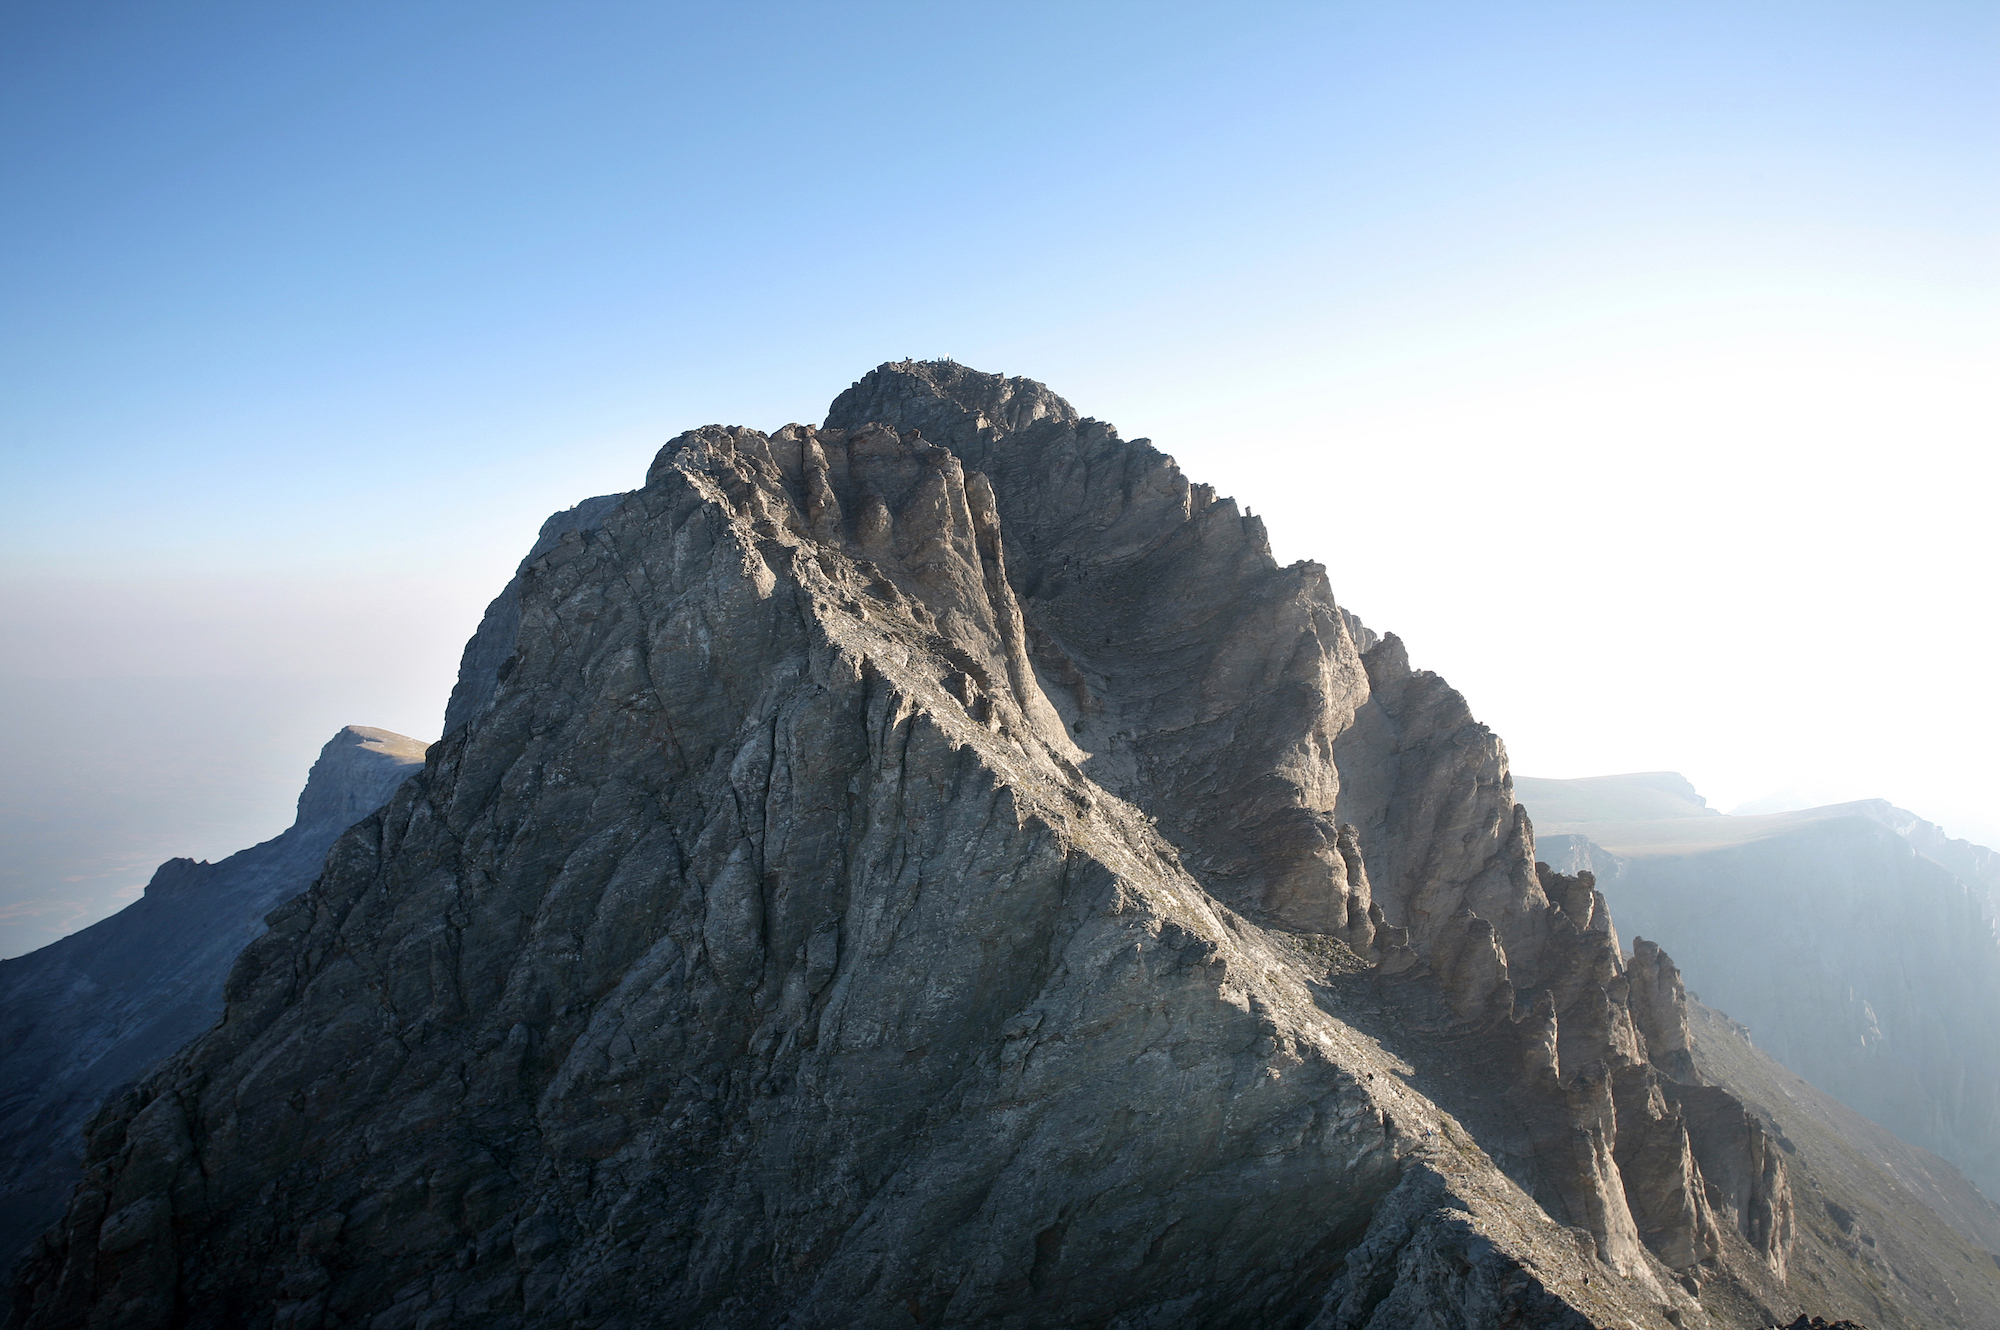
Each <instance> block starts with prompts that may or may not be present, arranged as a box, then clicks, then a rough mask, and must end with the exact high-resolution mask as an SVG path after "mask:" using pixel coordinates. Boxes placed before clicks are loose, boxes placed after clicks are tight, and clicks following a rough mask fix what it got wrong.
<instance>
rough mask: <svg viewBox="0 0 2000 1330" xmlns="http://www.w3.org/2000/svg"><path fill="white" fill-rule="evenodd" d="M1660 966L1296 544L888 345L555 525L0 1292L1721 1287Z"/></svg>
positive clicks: (1081, 1315) (1385, 1314)
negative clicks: (454, 679)
mask: <svg viewBox="0 0 2000 1330" xmlns="http://www.w3.org/2000/svg"><path fill="white" fill-rule="evenodd" d="M1671 968H1672V966H1671V962H1670V961H1667V960H1666V958H1665V957H1663V956H1658V955H1649V957H1648V958H1647V960H1646V965H1645V969H1644V974H1643V975H1640V974H1638V973H1634V974H1628V973H1627V972H1626V969H1625V966H1624V963H1623V961H1622V960H1621V958H1620V955H1619V949H1618V943H1617V938H1616V935H1615V933H1614V932H1613V931H1612V929H1611V925H1610V920H1609V917H1608V913H1607V912H1606V910H1605V908H1604V904H1603V900H1602V898H1601V897H1599V896H1597V895H1596V894H1595V892H1594V890H1593V889H1592V887H1591V884H1590V883H1589V882H1588V881H1587V880H1585V879H1581V878H1566V877H1562V876H1561V875H1556V874H1553V873H1549V872H1546V871H1541V870H1538V868H1537V866H1536V864H1535V862H1534V855H1533V842H1532V835H1531V832H1530V829H1529V827H1528V824H1527V821H1526V818H1525V816H1524V815H1523V814H1522V813H1521V811H1520V810H1519V809H1517V808H1516V807H1515V806H1514V805H1513V802H1512V797H1511V787H1510V784H1509V781H1508V776H1507V770H1506V762H1505V756H1504V753H1503V751H1502V749H1501V747H1500V745H1499V743H1498V741H1497V740H1496V739H1495V738H1494V737H1493V736H1492V735H1491V734H1490V733H1488V732H1487V731H1486V730H1485V729H1484V728H1483V727H1482V726H1480V725H1479V724H1478V723H1477V722H1476V721H1474V720H1473V719H1472V717H1471V715H1470V713H1469V712H1468V710H1467V708H1466V706H1465V704H1464V702H1463V700H1462V699H1460V698H1459V697H1458V695H1457V694H1456V693H1454V692H1452V690H1450V689H1449V688H1448V687H1446V686H1445V685H1444V684H1443V682H1442V681H1440V680H1438V679H1437V678H1436V676H1434V675H1430V674H1427V673H1424V672H1421V671H1415V670H1412V669H1411V668H1410V666H1409V665H1408V663H1407V661H1406V659H1405V658H1404V654H1403V652H1402V648H1401V646H1400V644H1399V643H1397V641H1396V640H1395V639H1394V638H1393V637H1385V638H1378V637H1377V636H1376V635H1375V634H1373V633H1371V632H1369V631H1368V630H1367V629H1365V628H1363V627H1362V626H1361V625H1360V624H1359V623H1358V622H1357V621H1355V620H1354V619H1353V618H1352V616H1350V615H1348V614H1346V613H1345V612H1344V611H1342V610H1341V609H1340V608H1339V607H1338V606H1337V605H1336V604H1335V603H1334V602H1333V599H1332V597H1331V594H1330V592H1329V591H1328V589H1327V583H1326V579H1325V576H1324V573H1323V571H1322V570H1321V569H1319V568H1318V567H1317V566H1316V565H1310V564H1301V565H1294V566H1293V567H1291V568H1279V567H1277V566H1276V565H1275V564H1274V562H1273V561H1272V559H1271V557H1270V553H1269V549H1268V545H1267V544H1266V542H1265V540H1264V537H1263V532H1262V528H1261V526H1260V525H1259V524H1258V523H1257V522H1256V521H1255V519H1252V518H1248V517H1245V516H1243V515H1241V514H1239V513H1238V512H1237V511H1236V509H1235V506H1234V505H1233V504H1232V503H1230V502H1229V501H1228V500H1225V499H1219V498H1217V497H1216V496H1215V495H1214V494H1213V493H1212V491H1209V490H1207V489H1206V487H1203V486H1199V485H1194V484H1191V483H1189V482H1187V481H1185V480H1184V479H1183V478H1182V477H1181V476H1180V475H1179V472H1178V470H1177V468H1176V467H1175V466H1174V464H1173V462H1172V460H1171V459H1169V458H1166V457H1164V456H1163V455H1161V454H1160V453H1158V452H1157V451H1155V450H1153V449H1152V448H1151V447H1150V446H1149V445H1147V444H1145V443H1143V442H1137V443H1134V442H1126V441H1123V440H1120V439H1119V438H1118V437H1117V435H1116V433H1115V432H1114V431H1113V430H1111V429H1110V427H1108V426H1106V425H1103V424H1101V423H1099V422H1095V421H1090V420H1087V419H1083V418H1081V417H1080V416H1078V414H1077V413H1076V412H1075V411H1074V410H1073V409H1071V408H1070V407H1069V406H1068V405H1067V404H1066V403H1063V402H1062V401H1061V400H1060V399H1058V398H1056V397H1055V396H1054V395H1053V394H1051V393H1049V392H1048V391H1047V390H1046V389H1044V388H1042V387H1041V386H1040V385H1038V384H1034V383H1030V382H1027V381H1025V380H1014V379H1001V378H998V377H995V376H991V375H981V374H976V373H974V372H972V371H969V370H965V369H963V368H962V367H959V366H955V365H949V364H945V365H937V364H900V365H889V366H884V367H882V368H881V369H879V370H877V371H876V372H874V373H873V374H871V375H869V376H868V377H867V378H865V379H864V380H862V381H861V382H860V383H859V384H857V385H856V386H855V387H854V388H853V389H852V390H850V391H849V392H848V393H846V394H843V395H842V397H841V398H840V399H839V400H838V401H837V402H836V403H835V404H834V408H833V410H832V413H831V415H830V416H829V419H828V422H827V425H826V427H825V428H823V429H813V428H809V427H803V426H787V427H786V428H784V429H782V430H779V431H777V432H776V433H775V434H771V435H765V434H762V433H759V432H757V431H754V430H747V429H740V428H723V427H709V428H704V429H701V430H696V431H694V432H692V433H690V434H686V435H683V436H681V437H680V438H678V439H676V440H675V441H674V442H672V443H671V444H669V445H668V446H667V447H666V448H665V449H664V450H663V451H662V452H661V454H660V456H659V458H658V460H657V461H656V462H655V463H654V466H653V468H652V470H651V472H650V474H649V475H648V477H647V482H646V485H645V487H644V488H642V489H640V490H637V491H634V492H632V493H630V494H627V495H622V496H607V497H606V498H603V499H598V500H592V501H590V503H588V504H586V505H582V506H580V507H579V508H578V509H575V510H572V511H571V512H570V513H568V514H563V515H559V517H558V518H556V519H552V521H551V523H550V524H549V526H548V527H546V528H545V529H544V532H543V535H542V538H541V540H540V541H538V543H537V545H536V547H535V549H534V551H533V552H532V553H531V555H530V557H529V558H528V559H527V560H526V561H524V563H523V564H522V566H521V569H520V571H519V573H518V575H517V576H516V578H515V580H514V581H513V582H512V583H511V584H510V585H509V587H508V588H507V590H506V591H505V592H504V593H503V594H502V596H501V597H500V598H499V599H497V600H496V601H495V602H494V605H493V607H492V609H491V610H490V611H489V613H488V617H487V620H486V622H485V623H484V624H483V625H482V626H481V628H480V631H479V633H478V634H477V635H476V636H475V637H474V639H473V641H472V642H471V643H470V644H469V645H468V649H467V656H466V668H465V671H464V673H463V674H462V677H461V681H460V687H459V689H458V691H457V692H456V693H455V694H454V697H453V701H452V710H451V716H450V724H449V725H448V729H447V733H446V735H445V737H444V738H443V739H442V740H440V741H439V743H438V744H437V745H435V746H434V747H433V749H432V750H431V753H430V755H429V757H428V759H427V762H426V766H425V769H424V771H423V772H422V774H421V775H420V776H418V777H417V778H415V779H414V780H412V781H411V782H409V784H407V785H406V786H404V787H403V789H402V790H401V791H400V792H399V793H398V794H397V796H396V797H395V798H394V799H393V800H392V801H391V802H390V803H389V805H388V806H387V807H386V808H384V809H383V810H382V811H381V812H380V813H378V814H377V815H375V816H373V817H371V818H369V819H367V820H365V821H364V822H362V823H361V824H360V825H359V826H357V827H355V828H354V829H353V830H352V831H350V832H349V833H347V834H346V835H345V836H343V837H342V838H341V839H340V840H339V842H338V843H337V844H336V845H335V847H334V849H333V852H332V854H331V856H330V858H329V860H328V863H327V868H326V872H325V873H324V874H323V876H322V877H321V878H320V879H319V881H318V882H317V883H315V885H314V887H313V889H312V890H311V891H310V892H308V893H307V894H306V895H305V896H303V897H301V898H299V899H298V900H297V901H295V902H293V903H292V904H291V905H289V906H287V907H286V908H285V909H283V910H282V911H280V912H279V913H277V914H276V915H274V916H273V918H272V927H271V929H270V931H269V932H268V933H267V934H265V935H264V936H263V937H262V938H260V939H259V940H258V941H257V942H256V943H254V944H253V945H252V946H251V947H250V948H249V949H248V950H247V951H246V952H245V953H244V954H243V956H242V958H241V959H240V961H239V962H238V963H237V965H236V967H235V969H234V971H233V972H232V974H231V976H230V979H229V985H228V1009H227V1015H226V1018H225V1019H224V1021H223V1023H222V1024H221V1025H219V1026H218V1027H216V1028H215V1029H213V1030H211V1031H210V1032H209V1033H208V1034H206V1035H204V1036H203V1037H202V1038H201V1039H200V1040H198V1041H197V1042H195V1043H194V1044H193V1045H191V1046H190V1047H189V1048H188V1049H187V1050H186V1051H185V1052H184V1053H183V1054H181V1055H180V1056H179V1057H178V1058H176V1059H174V1060H173V1061H172V1062H171V1063H170V1064H169V1065H167V1066H166V1067H164V1068H162V1069H161V1070H160V1071H159V1072H158V1073H157V1074H155V1075H154V1076H153V1077H151V1078H150V1079H149V1080H148V1081H147V1082H146V1083H145V1084H144V1085H142V1086H141V1087H140V1088H139V1089H138V1090H137V1091H136V1092H134V1093H133V1094H132V1095H130V1096H129V1097H128V1098H127V1099H126V1100H125V1101H124V1102H123V1103H122V1104H121V1105H120V1106H118V1107H117V1108H116V1109H115V1111H113V1112H110V1113H108V1114H107V1115H106V1116H105V1117H104V1118H103V1119H102V1120H101V1121H100V1122H99V1124H98V1125H97V1127H96V1129H95V1130H94V1132H93V1134H92V1137H91V1142H90V1157H89V1166H90V1172H89V1175H88V1178H87V1181H86V1184H85V1186H84V1187H83V1188H82V1189H81V1190H80V1191H79V1193H78V1195H77V1197H76V1199H75V1200H74V1202H73V1203H72V1205H71V1207H70V1210H69V1213H68V1215H67V1216H66V1217H65V1220H64V1223H63V1225H62V1226H61V1228H60V1229H59V1230H58V1231H56V1232H55V1233H54V1234H53V1235H52V1236H51V1237H50V1238H49V1240H48V1241H46V1242H45V1243H44V1244H43V1245H42V1246H41V1247H40V1249H39V1250H38V1252H37V1254H36V1256H35V1258H34V1259H33V1261H32V1262H31V1263H30V1265H29V1267H28V1268H27V1271H26V1278H25V1281H24V1283H23V1284H22V1286H21V1289H20V1292H19V1294H18V1303H17V1312H16V1317H17V1319H18V1321H19V1322H20V1323H23V1324H26V1325H31V1326H38V1327H39V1326H50V1327H53V1326H72V1325H86V1324H87V1325H93V1326H126V1325H129V1326H142V1325H145V1326H151V1325H185V1326H234V1325H245V1324H254V1325H264V1324H269V1325H272V1326H287V1327H317V1326H329V1325H349V1324H356V1323H364V1322H365V1323H368V1324H371V1325H374V1326H378V1327H383V1328H384V1330H387V1328H388V1327H395V1326H402V1325H418V1324H423V1325H446V1324H468V1325H470V1324H478V1325H482V1326H540V1325H551V1324H564V1325H579V1326H605V1327H610V1326H618V1325H627V1324H641V1323H643V1324H672V1325H690V1326H715V1327H734V1326H746V1327H747V1326H765V1325H772V1324H780V1323H782V1324H785V1325H790V1326H797V1327H809V1326H843V1327H846V1326H892V1325H893V1326H898V1327H901V1326H907V1325H912V1324H916V1325H929V1324H952V1325H982V1326H1019V1327H1037V1326H1047V1325H1056V1324H1062V1325H1104V1326H1118V1327H1134V1328H1136V1327H1140V1326H1147V1327H1177V1326H1189V1327H1194V1326H1202V1327H1225V1326H1246V1327H1248V1326H1257V1327H1276V1326H1301V1327H1303V1326H1315V1327H1342V1328H1346V1327H1364V1326H1367V1327H1375V1328H1376V1330H1384V1328H1385V1327H1388V1326H1400V1325H1414V1324H1432V1325H1438V1326H1466V1327H1471V1326H1488V1325H1500V1324H1519V1325H1535V1326H1544V1325H1548V1326H1563V1325H1574V1326H1579V1327H1581V1326H1587V1325H1604V1324H1632V1325H1646V1326H1665V1325H1668V1324H1676V1325H1685V1324H1701V1323H1703V1321H1702V1320H1701V1319H1696V1318H1704V1319H1705V1318H1707V1316H1708V1313H1706V1312H1704V1311H1703V1310H1702V1308H1701V1307H1700V1306H1698V1305H1697V1303H1696V1302H1695V1300H1694V1299H1693V1298H1692V1297H1691V1296H1690V1295H1689V1293H1688V1292H1687V1291H1686V1288H1685V1287H1684V1281H1685V1282H1686V1283H1695V1282H1697V1281H1696V1280H1695V1272H1698V1273H1699V1274H1700V1276H1701V1280H1702V1281H1704V1282H1707V1283H1710V1284H1714V1285H1717V1286H1722V1287H1727V1288H1728V1289H1731V1290H1733V1293H1732V1294H1731V1297H1733V1298H1734V1301H1729V1300H1727V1299H1725V1300H1724V1302H1723V1303H1722V1304H1719V1305H1721V1306H1723V1307H1724V1308H1725V1309H1726V1310H1724V1311H1722V1312H1720V1313H1718V1315H1720V1316H1721V1317H1722V1318H1723V1319H1722V1320H1721V1322H1720V1323H1722V1324H1743V1325H1749V1324H1762V1323H1764V1321H1763V1320H1762V1319H1758V1318H1762V1317H1764V1316H1765V1315H1766V1313H1767V1312H1769V1311H1770V1310H1771V1308H1773V1307H1784V1299H1785V1294H1784V1291H1783V1287H1782V1283H1781V1281H1782V1279H1783V1277H1784V1274H1785V1268H1786V1261H1787V1258H1788V1253H1789V1250H1790V1243H1791V1230H1790V1228H1789V1227H1788V1223H1787V1217H1788V1215H1789V1209H1788V1206H1789V1204H1790V1202H1789V1193H1788V1190H1787V1185H1788V1184H1787V1180H1786V1176H1785V1172H1784V1167H1783V1163H1782V1161H1781V1160H1779V1159H1778V1157H1777V1155H1776V1154H1775V1153H1774V1152H1773V1151H1771V1150H1768V1149H1765V1148H1763V1144H1762V1143H1763V1140H1764V1138H1763V1136H1762V1135H1761V1132H1762V1128H1761V1126H1760V1124H1759V1122H1758V1120H1756V1119H1755V1118H1754V1117H1752V1116H1749V1115H1746V1114H1744V1113H1743V1112H1742V1110H1741V1108H1740V1105H1739V1106H1737V1110H1736V1114H1735V1116H1731V1113H1730V1111H1729V1107H1730V1105H1731V1104H1733V1103H1734V1101H1733V1100H1732V1099H1731V1098H1730V1096H1729V1095H1728V1094H1727V1092H1725V1091H1723V1090H1721V1089H1718V1088H1716V1087H1706V1086H1695V1085H1687V1084H1682V1083H1681V1082H1680V1081H1679V1080H1677V1079H1676V1077H1677V1076H1680V1075H1683V1074H1687V1075H1691V1072H1690V1071H1689V1069H1688V1067H1687V1065H1686V1048H1687V1039H1686V1024H1685V1013H1684V1008H1683V1007H1681V1006H1679V1005H1678V1004H1679V1003H1680V1002H1681V990H1680V987H1679V985H1678V983H1677V982H1675V981H1674V980H1673V978H1672V974H1671ZM1635 992H1636V993H1638V994H1639V995H1640V997H1639V999H1638V1000H1637V1001H1636V1005H1635ZM1385 1013H1387V1015H1386V1016H1385ZM1426 1040H1430V1041H1432V1042H1430V1043H1425V1041H1426ZM1677 1040H1678V1042H1676V1041H1677ZM1426 1049H1433V1050H1443V1051H1438V1052H1437V1053H1436V1057H1437V1059H1438V1061H1437V1067H1438V1068H1439V1070H1438V1073H1437V1074H1438V1075H1441V1076H1443V1077H1445V1078H1446V1079H1447V1080H1452V1079H1453V1078H1457V1079H1456V1080H1455V1081H1454V1085H1456V1086H1458V1087H1461V1088H1465V1089H1468V1090H1470V1089H1477V1090H1478V1093H1477V1094H1476V1095H1471V1096H1469V1097H1466V1098H1465V1099H1464V1102H1465V1104H1466V1105H1467V1106H1468V1107H1467V1108H1466V1109H1465V1110H1464V1112H1473V1111H1475V1110H1477V1111H1478V1112H1482V1113H1485V1112H1488V1110H1491V1112H1490V1117H1491V1119H1492V1120H1491V1121H1490V1122H1488V1121H1487V1120H1486V1119H1484V1118H1482V1119H1481V1122H1480V1126H1479V1128H1478V1132H1477V1134H1473V1133H1469V1132H1468V1130H1467V1128H1466V1127H1465V1126H1464V1125H1463V1123H1462V1122H1461V1121H1460V1116H1462V1113H1460V1112H1459V1111H1458V1110H1454V1111H1451V1112H1447V1111H1445V1110H1444V1109H1442V1108H1441V1107H1440V1106H1439V1102H1438V1097H1437V1096H1438V1095H1447V1097H1448V1092H1449V1093H1457V1091H1456V1090H1455V1089H1454V1088H1453V1086H1452V1085H1443V1084H1442V1083H1441V1085H1440V1089H1439V1090H1438V1091H1437V1094H1435V1095H1434V1094H1433V1093H1431V1092H1430V1091H1428V1090H1426V1091H1425V1092H1423V1093H1420V1092H1419V1090H1418V1089H1417V1088H1414V1087H1413V1085H1412V1084H1411V1082H1412V1081H1413V1080H1417V1079H1421V1078H1422V1076H1423V1075H1424V1074H1425V1073H1422V1072H1421V1071H1420V1069H1418V1068H1417V1067H1415V1066H1414V1065H1413V1064H1412V1062H1411V1061H1410V1060H1409V1059H1410V1058H1412V1057H1415V1056H1418V1055H1420V1054H1421V1055H1423V1056H1431V1054H1430V1053H1427V1052H1425V1050H1426ZM1482 1106H1483V1107H1482ZM1711 1160H1713V1161H1715V1162H1714V1163H1713V1165H1711V1163H1710V1161H1711ZM1711 1166H1712V1167H1713V1168H1715V1169H1716V1170H1717V1176H1716V1178H1714V1179H1709V1178H1708V1177H1707V1176H1706V1172H1707V1170H1709V1169H1710V1168H1711ZM1711 1198H1714V1199H1711ZM1718 1202H1719V1203H1718ZM1784 1309H1785V1311H1786V1314H1787V1315H1790V1314H1791V1313H1792V1312H1795V1311H1796V1310H1798V1308H1797V1307H1795V1306H1793V1307H1788V1308H1784ZM1670 1314H1671V1315H1670ZM1674 1318H1678V1319H1674Z"/></svg>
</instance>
